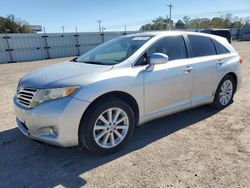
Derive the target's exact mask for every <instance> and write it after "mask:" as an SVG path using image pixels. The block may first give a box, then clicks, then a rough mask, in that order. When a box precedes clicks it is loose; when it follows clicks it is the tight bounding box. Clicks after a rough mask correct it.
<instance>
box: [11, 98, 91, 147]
mask: <svg viewBox="0 0 250 188" xmlns="http://www.w3.org/2000/svg"><path fill="white" fill-rule="evenodd" d="M13 102H14V110H15V113H16V122H17V125H18V128H19V129H20V131H21V132H22V133H23V134H24V135H25V136H27V137H29V138H31V139H34V140H39V141H42V142H45V143H49V144H53V145H57V146H63V147H70V146H75V145H78V128H79V124H80V121H81V117H82V115H83V113H84V111H85V110H86V108H87V107H88V105H89V102H86V101H82V100H79V99H75V98H72V97H65V98H61V99H57V100H51V101H46V102H44V103H42V104H40V105H38V106H37V107H35V108H33V109H29V108H26V107H23V106H22V105H20V104H19V103H18V102H17V101H16V97H14V99H13Z"/></svg>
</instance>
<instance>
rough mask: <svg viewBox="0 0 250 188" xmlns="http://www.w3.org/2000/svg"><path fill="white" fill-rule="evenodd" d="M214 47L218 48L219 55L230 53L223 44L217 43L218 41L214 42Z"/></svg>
mask: <svg viewBox="0 0 250 188" xmlns="http://www.w3.org/2000/svg"><path fill="white" fill-rule="evenodd" d="M213 43H214V46H215V48H216V51H217V54H227V53H229V50H228V49H226V48H225V47H224V46H223V45H222V44H221V43H219V42H217V41H216V40H213Z"/></svg>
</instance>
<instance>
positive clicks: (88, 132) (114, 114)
mask: <svg viewBox="0 0 250 188" xmlns="http://www.w3.org/2000/svg"><path fill="white" fill-rule="evenodd" d="M134 119H135V118H134V112H133V110H132V108H131V107H130V106H129V105H128V104H127V103H126V102H124V101H122V100H120V99H115V98H111V99H107V100H105V101H102V102H99V103H97V104H95V105H93V106H92V107H91V109H90V110H89V111H88V112H87V114H86V115H85V118H84V119H83V121H82V123H81V125H80V126H81V128H80V134H79V136H80V142H81V144H82V145H84V146H85V147H86V148H87V149H88V150H90V151H91V152H93V153H97V154H109V153H114V152H115V151H117V150H119V149H121V148H122V147H123V146H124V145H125V144H126V143H127V141H128V140H129V138H130V137H131V135H132V133H133V130H134V126H135V125H134V124H135V121H134Z"/></svg>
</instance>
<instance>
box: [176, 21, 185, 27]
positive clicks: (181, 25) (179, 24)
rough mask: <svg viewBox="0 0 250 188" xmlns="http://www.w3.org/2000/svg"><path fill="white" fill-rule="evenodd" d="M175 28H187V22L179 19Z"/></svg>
mask: <svg viewBox="0 0 250 188" xmlns="http://www.w3.org/2000/svg"><path fill="white" fill-rule="evenodd" d="M175 29H185V24H184V22H183V21H181V20H178V21H177V22H176V24H175Z"/></svg>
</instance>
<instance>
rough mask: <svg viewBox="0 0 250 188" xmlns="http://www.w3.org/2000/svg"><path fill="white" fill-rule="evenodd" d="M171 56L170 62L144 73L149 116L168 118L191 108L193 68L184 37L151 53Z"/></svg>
mask: <svg viewBox="0 0 250 188" xmlns="http://www.w3.org/2000/svg"><path fill="white" fill-rule="evenodd" d="M153 53H164V54H166V55H168V57H169V61H168V62H167V63H164V64H159V65H155V66H154V69H153V70H152V71H147V70H145V72H144V89H145V97H144V100H145V103H144V104H145V115H146V116H151V115H153V116H154V115H157V114H159V115H164V114H167V113H171V112H173V111H176V110H178V109H180V108H185V107H190V106H191V100H190V99H191V93H192V85H193V79H194V74H193V66H192V64H191V62H190V61H189V60H188V59H187V50H186V46H185V42H184V39H183V36H169V37H166V38H163V39H160V40H159V41H158V42H156V43H155V44H154V45H153V46H152V47H151V48H150V49H149V50H148V51H147V59H148V60H149V58H150V55H152V54H153Z"/></svg>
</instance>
